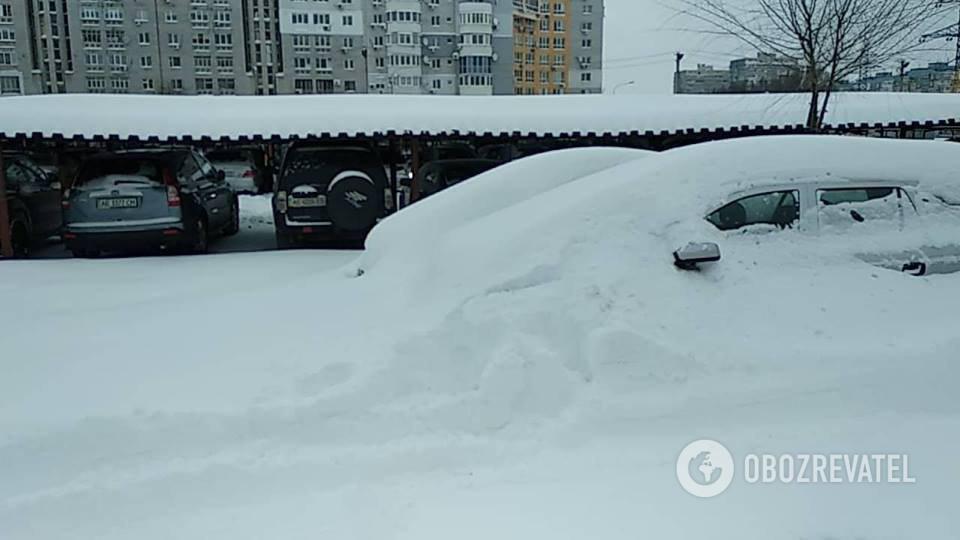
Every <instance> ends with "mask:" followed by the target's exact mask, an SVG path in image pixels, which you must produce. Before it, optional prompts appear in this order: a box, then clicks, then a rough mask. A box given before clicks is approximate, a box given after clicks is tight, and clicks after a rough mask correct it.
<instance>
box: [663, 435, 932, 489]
mask: <svg viewBox="0 0 960 540" xmlns="http://www.w3.org/2000/svg"><path fill="white" fill-rule="evenodd" d="M735 474H736V465H735V463H734V459H733V454H731V453H730V451H729V450H727V448H726V447H725V446H723V445H722V444H720V443H718V442H717V441H712V440H706V439H703V440H699V441H694V442H692V443H690V444H688V445H687V446H686V447H685V448H684V449H683V450H682V451H681V452H680V455H679V456H678V457H677V480H679V481H680V486H681V487H683V489H684V490H685V491H687V492H688V493H690V494H691V495H694V496H696V497H702V498H708V497H715V496H717V495H719V494H721V493H723V492H724V491H726V490H727V488H728V487H730V484H731V483H732V482H733V478H734V476H735ZM743 479H744V481H745V482H746V483H748V484H774V483H783V484H914V483H916V481H917V479H916V478H914V477H913V476H911V475H910V456H909V455H906V454H747V455H746V456H745V457H744V459H743Z"/></svg>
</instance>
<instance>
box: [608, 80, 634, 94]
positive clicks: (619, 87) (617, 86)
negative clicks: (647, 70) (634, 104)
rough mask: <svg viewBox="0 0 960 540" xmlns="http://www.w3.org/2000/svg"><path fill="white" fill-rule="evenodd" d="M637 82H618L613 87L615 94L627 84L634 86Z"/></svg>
mask: <svg viewBox="0 0 960 540" xmlns="http://www.w3.org/2000/svg"><path fill="white" fill-rule="evenodd" d="M635 84H637V81H627V82H622V83H620V84H618V85H616V86H614V87H613V94H614V95H616V93H617V90H620V89H621V88H624V87H626V86H633V85H635Z"/></svg>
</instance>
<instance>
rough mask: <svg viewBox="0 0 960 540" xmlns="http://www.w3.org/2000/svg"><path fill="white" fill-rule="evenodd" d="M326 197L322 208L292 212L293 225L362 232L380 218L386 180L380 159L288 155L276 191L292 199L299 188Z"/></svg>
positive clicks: (308, 151)
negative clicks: (324, 223)
mask: <svg viewBox="0 0 960 540" xmlns="http://www.w3.org/2000/svg"><path fill="white" fill-rule="evenodd" d="M305 187H309V188H312V189H313V190H316V191H317V192H318V193H322V194H325V196H326V200H325V202H324V204H323V206H322V207H310V208H297V209H293V208H291V209H290V210H289V211H288V212H289V213H288V215H289V216H290V219H291V220H292V221H303V222H316V221H330V222H331V223H332V224H333V225H334V226H335V227H336V228H337V229H340V230H344V231H364V230H367V229H370V228H372V227H373V226H374V225H376V224H377V219H378V218H380V217H381V216H383V213H384V207H385V200H384V195H385V190H386V189H387V177H386V173H385V171H384V167H383V165H382V163H381V162H380V159H379V157H378V156H377V155H376V154H375V153H373V152H372V151H370V150H367V149H363V148H354V147H346V148H340V147H330V148H325V147H311V146H302V147H301V146H294V147H292V148H291V149H290V150H289V151H288V153H287V159H285V160H284V167H283V171H282V172H281V175H280V178H279V181H278V189H279V190H280V191H286V192H289V193H290V195H291V196H292V197H296V196H297V195H296V193H297V191H298V188H300V189H303V188H305Z"/></svg>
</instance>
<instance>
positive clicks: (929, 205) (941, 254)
mask: <svg viewBox="0 0 960 540" xmlns="http://www.w3.org/2000/svg"><path fill="white" fill-rule="evenodd" d="M598 151H602V150H598ZM583 152H584V151H583V150H570V151H566V152H565V153H560V152H548V153H545V154H540V155H538V156H536V157H535V158H526V159H521V160H518V161H515V162H512V163H511V164H508V165H504V166H501V167H499V168H497V169H494V170H493V171H489V172H486V173H484V174H481V175H479V176H477V177H476V178H474V179H473V180H471V181H470V182H469V183H467V184H469V185H463V186H457V187H458V188H460V187H463V188H464V189H457V190H448V191H445V192H444V193H443V195H444V196H442V197H440V196H436V197H431V198H430V200H427V201H424V203H423V204H422V205H420V204H418V205H415V206H416V207H414V208H411V209H410V210H409V211H408V214H407V215H405V216H404V215H401V216H398V219H396V220H390V221H389V222H388V223H385V224H384V225H383V226H382V227H378V228H377V230H375V231H374V234H373V235H372V237H371V241H370V242H368V247H373V252H372V253H368V254H367V256H366V259H367V260H368V261H373V260H376V259H379V258H381V257H383V256H385V255H386V253H387V252H390V251H392V250H393V249H394V248H392V247H391V245H403V242H402V238H403V237H404V236H413V237H417V236H420V237H424V236H427V235H429V236H437V235H449V236H451V238H448V239H446V240H439V239H438V241H444V242H447V243H449V244H451V245H457V246H463V249H464V250H468V251H470V254H464V260H466V259H469V258H470V257H473V255H472V254H473V253H476V254H478V255H476V256H477V257H482V255H479V254H482V253H487V256H488V257H495V255H494V254H491V253H489V252H490V251H491V250H497V249H502V247H500V246H488V245H482V246H476V245H473V244H472V242H473V241H474V240H473V239H474V237H477V238H481V236H480V234H479V232H478V231H479V230H481V229H482V230H496V229H497V228H498V227H506V225H504V224H506V223H512V225H511V227H510V230H509V231H506V230H504V231H502V232H501V234H503V235H510V236H511V237H513V236H525V235H526V236H532V237H540V238H544V239H552V241H555V242H556V243H557V245H563V240H562V234H568V235H569V236H570V237H571V238H576V239H578V244H577V245H579V244H582V243H583V241H584V240H583V237H584V236H585V235H587V234H588V231H590V230H594V229H598V228H601V224H603V223H606V222H608V221H612V220H622V222H621V223H618V227H626V228H629V229H630V230H633V231H635V235H634V237H633V240H632V242H633V243H634V245H633V246H632V248H631V249H633V250H635V251H636V252H637V253H643V254H644V257H654V258H653V259H651V260H650V262H651V264H656V265H658V266H659V265H667V264H671V263H672V265H673V266H675V267H676V268H678V269H680V270H704V271H706V270H709V269H711V268H714V267H716V268H719V269H722V268H724V267H725V266H726V265H730V264H735V265H743V264H749V265H757V266H759V267H763V266H770V267H775V266H778V265H782V264H787V263H786V261H787V260H790V261H795V262H796V263H797V264H809V263H812V262H814V261H817V262H818V264H819V263H823V264H829V263H831V262H838V261H842V260H847V261H849V260H851V259H852V260H855V261H858V263H859V264H862V263H869V264H870V265H873V266H875V267H880V268H883V269H886V270H893V271H896V272H903V273H907V274H912V275H918V276H920V275H933V274H949V273H955V272H958V271H960V204H957V202H958V201H960V176H958V171H960V146H958V145H956V144H950V143H945V142H932V141H891V140H877V139H868V138H860V137H832V136H781V137H753V138H741V139H734V140H729V141H721V142H712V143H704V144H699V145H693V146H688V147H683V148H678V149H674V150H670V151H667V152H662V153H659V154H653V153H651V154H648V155H647V157H646V158H645V159H633V160H629V161H628V162H626V163H622V164H619V165H616V166H613V167H607V168H603V169H597V170H596V171H588V174H587V175H586V176H583V175H582V176H581V177H579V178H577V179H574V180H571V181H569V182H563V183H562V184H560V183H558V184H557V185H556V186H554V187H552V188H550V189H545V190H543V191H541V192H539V193H537V194H536V196H533V197H529V198H526V199H524V200H520V201H516V202H515V203H513V204H507V205H494V204H493V200H494V199H495V197H496V195H495V193H493V192H491V193H484V192H485V191H491V190H485V189H484V188H485V187H486V186H493V185H503V186H506V185H509V184H510V183H511V182H512V183H514V184H517V185H522V183H521V182H520V180H524V181H526V182H533V181H534V179H535V178H539V176H544V179H546V178H548V177H549V176H550V175H555V174H559V173H560V170H561V169H562V168H566V167H568V166H569V165H568V164H567V163H566V160H565V159H564V158H562V156H564V155H567V156H586V154H583ZM528 163H529V164H531V166H528V165H527V164H528ZM534 163H536V164H537V166H536V167H533V166H532V164H534ZM544 181H545V180H544ZM500 189H502V188H500ZM487 198H490V199H491V201H489V202H488V201H487ZM488 204H489V205H491V207H497V208H498V210H497V212H498V218H497V221H496V222H494V221H493V218H492V217H491V216H490V215H479V214H478V215H477V216H476V217H475V218H473V219H472V220H469V221H464V220H461V221H462V222H461V223H459V224H458V225H457V226H456V227H454V228H451V229H450V230H445V231H434V230H430V229H436V227H435V225H434V223H433V222H434V221H435V220H434V219H432V217H434V216H438V215H446V214H449V213H450V212H448V211H447V210H445V209H444V207H445V206H446V207H449V208H463V209H468V208H470V207H471V206H480V207H484V206H485V205H488ZM461 212H462V211H461ZM474 213H476V212H474ZM488 214H492V212H489V213H488ZM466 215H469V213H468V214H466ZM514 215H516V216H517V219H516V220H515V221H514V222H511V221H510V219H509V217H510V216H514ZM421 216H422V217H421ZM520 216H525V217H523V218H522V219H521V218H520ZM530 216H537V219H531V218H530ZM418 221H419V223H417V222H418ZM577 224H579V225H577ZM587 224H589V226H587ZM475 229H476V231H474V230H475ZM567 229H570V231H569V232H568V233H562V232H561V231H566V230H567ZM467 230H469V231H473V233H472V235H471V236H465V237H464V238H460V235H461V234H463V235H466V231H467ZM399 231H403V232H402V233H401V232H399ZM491 234H492V233H491ZM425 244H428V245H433V243H432V242H425ZM407 248H408V249H409V246H407ZM368 251H369V250H368ZM452 259H457V258H456V257H452Z"/></svg>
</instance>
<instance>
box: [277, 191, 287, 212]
mask: <svg viewBox="0 0 960 540" xmlns="http://www.w3.org/2000/svg"><path fill="white" fill-rule="evenodd" d="M277 212H280V213H281V214H286V213H287V192H286V191H281V192H279V193H277Z"/></svg>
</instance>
